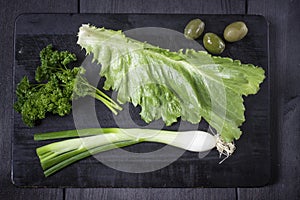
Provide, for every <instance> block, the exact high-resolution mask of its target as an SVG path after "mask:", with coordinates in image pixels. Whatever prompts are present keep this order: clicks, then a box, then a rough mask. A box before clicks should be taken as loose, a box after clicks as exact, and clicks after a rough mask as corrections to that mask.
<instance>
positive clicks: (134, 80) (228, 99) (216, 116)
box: [77, 25, 265, 142]
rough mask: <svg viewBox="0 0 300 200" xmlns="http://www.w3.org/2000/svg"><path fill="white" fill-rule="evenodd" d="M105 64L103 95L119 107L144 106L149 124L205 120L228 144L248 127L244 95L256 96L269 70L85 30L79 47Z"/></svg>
mask: <svg viewBox="0 0 300 200" xmlns="http://www.w3.org/2000/svg"><path fill="white" fill-rule="evenodd" d="M77 43H78V44H79V45H80V46H81V47H83V48H84V49H85V50H86V52H87V54H90V53H92V54H93V58H94V60H96V61H97V62H98V63H99V64H101V71H100V76H103V77H105V78H106V81H105V85H104V89H107V90H108V89H113V90H115V91H117V93H118V96H117V99H118V101H119V102H120V103H125V102H132V103H133V104H134V105H135V106H136V105H140V106H141V108H142V111H141V113H140V115H141V118H142V119H143V120H144V121H145V122H151V121H153V120H156V119H159V118H162V119H163V121H164V122H165V123H166V125H171V124H172V123H174V122H176V121H177V119H178V117H181V118H182V120H186V121H189V122H191V123H198V122H200V120H201V118H202V117H203V118H204V119H205V120H206V121H207V122H208V123H209V124H210V125H211V126H212V127H213V128H215V129H216V130H217V132H218V133H219V134H221V136H222V138H223V139H224V140H225V141H226V142H231V141H232V140H233V139H238V138H239V137H240V135H241V131H240V129H239V126H240V125H241V124H242V123H243V122H244V121H245V117H244V111H245V107H244V105H243V97H242V96H243V95H244V96H247V95H249V94H255V93H256V92H257V91H258V90H259V84H260V83H261V82H262V81H263V80H264V78H265V75H264V70H263V69H262V68H260V67H257V66H254V65H252V64H241V62H240V61H238V60H232V59H230V58H222V57H215V56H211V55H210V54H208V53H206V52H204V51H195V50H192V49H187V50H186V51H182V50H181V51H178V52H171V51H169V50H167V49H162V48H159V47H157V46H153V45H151V44H148V43H146V42H140V41H137V40H134V39H131V38H129V37H126V36H125V35H124V33H123V32H122V31H113V30H107V29H105V28H96V27H93V26H90V25H82V27H81V28H80V30H79V33H78V42H77Z"/></svg>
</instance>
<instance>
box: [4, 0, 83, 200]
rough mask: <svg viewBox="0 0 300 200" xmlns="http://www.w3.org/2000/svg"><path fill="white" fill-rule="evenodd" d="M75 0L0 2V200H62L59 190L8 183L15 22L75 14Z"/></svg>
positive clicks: (15, 0)
mask: <svg viewBox="0 0 300 200" xmlns="http://www.w3.org/2000/svg"><path fill="white" fill-rule="evenodd" d="M77 3H78V2H77V0H68V1H64V3H62V2H61V1H53V0H44V1H39V0H28V1H26V2H25V1H21V0H14V1H5V0H1V1H0V30H1V35H0V45H1V54H0V68H1V76H0V102H1V104H0V106H1V107H0V112H1V113H0V115H1V120H0V130H1V133H0V158H1V164H0V199H24V198H27V197H28V198H30V199H58V200H59V199H63V190H62V189H38V190H37V189H21V188H16V187H15V186H13V184H12V183H11V180H10V179H11V178H10V176H11V174H10V173H11V172H10V171H11V165H10V159H11V134H12V129H11V128H12V111H13V110H12V95H13V94H12V70H13V33H14V21H15V18H16V17H17V16H18V15H20V14H21V13H28V12H60V13H61V12H77V10H78V4H77Z"/></svg>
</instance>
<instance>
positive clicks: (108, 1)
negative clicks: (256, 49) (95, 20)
mask: <svg viewBox="0 0 300 200" xmlns="http://www.w3.org/2000/svg"><path fill="white" fill-rule="evenodd" d="M80 13H191V14H192V13H195V14H244V13H245V1H243V0H210V1H206V0H189V1H183V0H163V1H162V0H125V1H124V0H83V1H80Z"/></svg>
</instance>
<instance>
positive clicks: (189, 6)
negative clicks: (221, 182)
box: [66, 0, 246, 200]
mask: <svg viewBox="0 0 300 200" xmlns="http://www.w3.org/2000/svg"><path fill="white" fill-rule="evenodd" d="M245 2H246V1H237V0H236V1H219V0H213V1H206V2H205V3H204V1H197V0H192V1H189V2H188V3H187V1H180V0H175V1H174V0H173V1H170V0H167V1H160V0H149V1H145V0H142V1H137V0H133V1H130V0H126V1H122V0H83V1H80V12H81V13H198V14H206V13H211V14H212V13H214V14H244V13H245ZM66 199H149V200H150V199H190V200H192V199H236V189H235V188H227V189H213V188H197V189H185V190H182V189H175V188H174V189H66Z"/></svg>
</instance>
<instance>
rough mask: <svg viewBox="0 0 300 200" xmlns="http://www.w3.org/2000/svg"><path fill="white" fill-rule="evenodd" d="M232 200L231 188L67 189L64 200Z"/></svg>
mask: <svg viewBox="0 0 300 200" xmlns="http://www.w3.org/2000/svg"><path fill="white" fill-rule="evenodd" d="M82 199H89V200H96V199H101V200H104V199H114V200H119V199H120V200H133V199H143V200H152V199H155V200H174V199H180V200H193V199H197V200H206V199H216V200H234V199H235V191H234V190H233V189H226V188H223V189H221V188H216V189H203V188H195V189H117V188H115V189H109V188H107V189H84V190H83V189H68V190H67V193H66V200H82Z"/></svg>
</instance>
